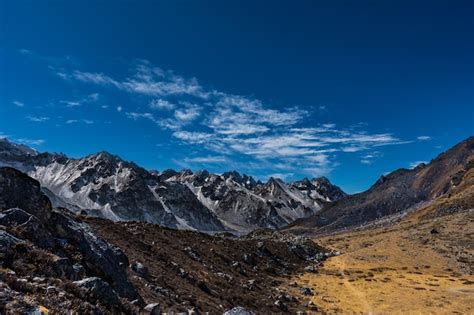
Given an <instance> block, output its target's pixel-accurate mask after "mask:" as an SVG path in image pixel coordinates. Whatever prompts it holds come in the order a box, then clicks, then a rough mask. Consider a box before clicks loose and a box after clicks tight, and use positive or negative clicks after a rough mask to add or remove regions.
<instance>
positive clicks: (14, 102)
mask: <svg viewBox="0 0 474 315" xmlns="http://www.w3.org/2000/svg"><path fill="white" fill-rule="evenodd" d="M12 103H13V105H15V106H17V107H24V106H25V103H23V102H20V101H16V100H15V101H13V102H12Z"/></svg>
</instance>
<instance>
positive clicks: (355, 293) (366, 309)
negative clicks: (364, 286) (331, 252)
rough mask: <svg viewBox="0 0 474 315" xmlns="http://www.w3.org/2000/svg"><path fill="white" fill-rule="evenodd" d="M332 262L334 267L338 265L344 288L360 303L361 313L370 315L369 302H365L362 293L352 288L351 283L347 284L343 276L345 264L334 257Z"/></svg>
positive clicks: (345, 277)
mask: <svg viewBox="0 0 474 315" xmlns="http://www.w3.org/2000/svg"><path fill="white" fill-rule="evenodd" d="M332 260H333V263H334V265H335V266H338V265H339V268H340V271H341V275H342V276H343V277H344V279H343V280H344V286H345V287H346V288H347V289H348V290H349V291H350V292H351V293H352V295H353V296H354V297H355V298H356V299H357V300H358V301H360V303H361V304H362V306H363V312H364V313H367V314H371V313H372V306H371V305H370V303H369V301H368V300H367V298H366V296H365V294H364V292H363V291H360V290H358V289H356V288H354V286H353V285H352V284H351V282H349V280H348V277H347V276H346V274H345V269H346V264H345V262H344V260H343V259H340V257H334V258H333V259H332Z"/></svg>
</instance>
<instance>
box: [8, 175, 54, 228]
mask: <svg viewBox="0 0 474 315" xmlns="http://www.w3.org/2000/svg"><path fill="white" fill-rule="evenodd" d="M10 208H21V209H23V210H25V211H27V212H28V213H30V214H32V215H34V216H36V217H37V218H39V219H41V220H48V219H49V216H50V214H51V209H52V206H51V202H50V201H49V199H48V198H47V197H46V196H45V195H43V194H42V193H41V189H40V183H39V182H38V181H36V180H34V179H32V178H31V177H29V176H28V175H26V174H23V173H21V172H19V171H18V170H16V169H14V168H10V167H2V168H0V210H6V209H10Z"/></svg>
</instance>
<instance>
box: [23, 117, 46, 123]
mask: <svg viewBox="0 0 474 315" xmlns="http://www.w3.org/2000/svg"><path fill="white" fill-rule="evenodd" d="M26 119H28V120H29V121H32V122H45V121H48V120H49V117H43V116H26Z"/></svg>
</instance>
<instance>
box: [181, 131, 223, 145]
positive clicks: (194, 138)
mask: <svg viewBox="0 0 474 315" xmlns="http://www.w3.org/2000/svg"><path fill="white" fill-rule="evenodd" d="M173 136H174V137H175V138H177V139H180V140H183V141H185V142H187V143H191V144H200V143H203V142H205V141H208V140H211V139H213V138H214V135H213V134H211V133H205V132H190V131H176V132H174V133H173Z"/></svg>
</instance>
